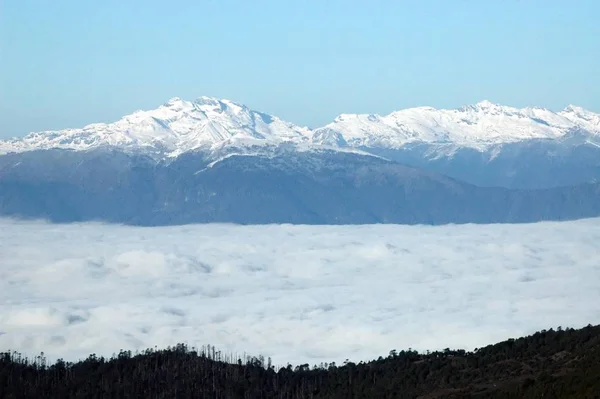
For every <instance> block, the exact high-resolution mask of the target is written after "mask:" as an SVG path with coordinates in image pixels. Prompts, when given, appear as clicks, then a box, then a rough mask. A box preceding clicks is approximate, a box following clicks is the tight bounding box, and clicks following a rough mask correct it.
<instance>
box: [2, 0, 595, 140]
mask: <svg viewBox="0 0 600 399" xmlns="http://www.w3.org/2000/svg"><path fill="white" fill-rule="evenodd" d="M599 17H600V1H599V0H579V1H578V0H570V1H567V0H561V1H558V0H539V1H534V0H410V1H409V0H406V1H403V0H389V1H383V0H380V1H377V0H370V1H352V0H293V1H292V0H289V1H288V0H173V1H164V0H160V1H159V0H144V1H141V0H140V1H135V0H102V1H93V0H0V137H8V136H13V135H23V134H25V133H28V132H30V131H35V130H41V129H59V128H66V127H80V126H83V125H85V124H87V123H92V122H110V121H113V120H116V119H118V118H119V117H120V116H122V115H124V114H127V113H131V112H132V111H134V110H136V109H147V108H154V107H156V106H158V105H160V104H161V103H163V102H165V101H166V100H167V99H169V98H170V97H174V96H178V97H182V98H186V99H194V98H196V97H199V96H201V95H208V96H215V97H221V98H229V99H231V100H235V101H238V102H242V103H245V104H247V105H248V106H250V107H252V108H255V109H259V110H262V111H265V112H268V113H272V114H275V115H278V116H280V117H282V118H284V119H287V120H289V121H291V122H295V123H298V124H302V125H308V126H317V125H321V124H325V123H327V122H328V121H330V120H331V119H333V118H334V117H335V116H336V115H337V114H339V113H341V112H374V113H388V112H391V111H392V110H395V109H400V108H405V107H410V106H419V105H431V106H435V107H457V106H461V105H464V104H468V103H474V102H477V101H479V100H482V99H488V100H490V101H493V102H498V103H502V104H506V105H513V106H526V105H539V106H544V107H548V108H551V109H556V110H558V109H562V108H563V107H564V106H566V105H567V104H569V103H573V104H577V105H581V106H583V107H585V108H588V109H590V110H593V111H596V112H598V111H600V22H599Z"/></svg>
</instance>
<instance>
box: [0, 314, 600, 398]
mask: <svg viewBox="0 0 600 399" xmlns="http://www.w3.org/2000/svg"><path fill="white" fill-rule="evenodd" d="M599 393H600V326H595V327H592V326H588V327H585V328H583V329H579V330H574V329H565V330H562V329H561V328H558V329H556V330H553V329H551V330H548V331H541V332H538V333H536V334H534V335H532V336H529V337H524V338H519V339H510V340H507V341H504V342H500V343H498V344H495V345H490V346H487V347H485V348H480V349H477V350H475V351H473V352H465V351H463V350H450V349H446V350H444V351H441V352H433V353H418V352H416V351H413V350H402V351H396V350H392V351H390V353H389V355H388V356H386V357H385V358H384V357H380V358H379V359H377V360H373V361H370V362H360V363H353V362H344V364H343V365H336V364H334V363H332V364H320V365H312V366H311V365H308V364H304V365H298V366H295V367H293V366H291V365H288V366H286V367H277V366H274V365H272V364H271V362H270V359H266V360H265V359H264V358H262V357H261V356H259V357H247V358H246V359H243V360H242V359H237V360H236V359H235V358H234V357H231V356H224V355H222V354H221V353H220V352H218V351H216V349H215V348H214V347H207V348H201V349H193V348H188V347H186V346H185V345H182V344H180V345H177V346H175V347H172V348H167V349H164V350H156V349H154V350H147V351H145V352H143V353H138V354H132V353H130V352H127V351H121V352H120V353H119V354H117V355H115V356H113V357H112V358H110V359H105V358H101V357H97V356H95V355H91V356H89V357H88V358H87V359H86V360H83V361H79V362H77V363H65V362H64V361H62V360H59V361H58V362H56V363H55V364H52V365H48V364H46V360H45V359H44V357H43V354H41V355H40V356H38V357H36V358H35V359H27V358H24V357H22V356H21V355H20V354H18V353H16V352H6V353H3V354H1V355H0V397H2V398H459V397H482V398H483V397H498V398H539V397H544V398H594V397H598V394H599Z"/></svg>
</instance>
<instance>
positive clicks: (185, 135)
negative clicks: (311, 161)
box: [0, 97, 600, 157]
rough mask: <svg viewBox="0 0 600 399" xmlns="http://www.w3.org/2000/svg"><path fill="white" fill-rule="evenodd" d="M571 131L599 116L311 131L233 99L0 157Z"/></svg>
mask: <svg viewBox="0 0 600 399" xmlns="http://www.w3.org/2000/svg"><path fill="white" fill-rule="evenodd" d="M573 130H580V131H583V132H584V133H587V134H588V135H589V136H590V137H600V115H599V114H595V113H593V112H591V111H587V110H585V109H583V108H581V107H577V106H573V105H570V106H568V107H566V108H565V109H564V110H562V111H560V112H553V111H550V110H548V109H545V108H539V107H530V108H522V109H518V108H513V107H508V106H502V105H498V104H494V103H491V102H490V101H481V102H479V103H477V104H474V105H468V106H464V107H461V108H458V109H435V108H432V107H418V108H409V109H404V110H399V111H395V112H392V113H391V114H389V115H385V116H381V115H376V114H342V115H340V116H338V117H337V118H335V120H334V121H333V122H332V123H330V124H328V125H326V126H323V127H321V128H317V129H315V130H312V131H311V130H310V129H308V128H306V127H300V126H296V125H294V124H291V123H288V122H285V121H283V120H281V119H279V118H277V117H275V116H271V115H267V114H264V113H261V112H258V111H253V110H250V109H249V108H247V107H246V106H244V105H241V104H238V103H235V102H232V101H230V100H224V99H216V98H212V97H200V98H198V99H196V100H195V101H185V100H182V99H180V98H177V97H175V98H172V99H170V100H169V101H168V102H166V103H165V104H163V105H162V106H160V107H158V108H157V109H154V110H149V111H136V112H134V113H133V114H131V115H127V116H124V117H123V118H121V119H120V120H119V121H117V122H114V123H108V124H106V123H95V124H91V125H88V126H85V127H84V128H81V129H66V130H60V131H44V132H38V133H31V134H29V135H27V136H25V137H24V138H22V139H12V140H9V141H0V154H1V153H6V152H10V151H15V152H20V151H27V150H32V149H48V148H69V149H75V150H86V149H90V148H96V147H100V146H118V147H121V148H123V149H127V150H136V151H147V152H150V153H154V154H160V156H165V157H175V156H178V155H180V154H182V153H185V152H188V151H192V150H198V149H203V150H206V151H209V152H214V153H217V154H216V157H218V156H222V153H223V152H227V151H228V149H229V148H232V147H235V148H239V147H247V146H259V147H260V146H273V145H278V144H282V143H291V144H293V145H302V146H303V147H304V148H306V146H307V145H308V146H310V147H311V148H321V147H322V146H327V147H328V148H337V149H339V148H342V147H354V148H356V147H379V148H392V149H396V148H401V147H403V146H405V145H407V144H410V143H427V144H434V145H435V146H436V151H442V152H444V151H445V152H452V151H454V150H455V149H456V148H461V147H468V148H474V149H478V150H484V149H486V148H489V147H490V146H494V145H497V144H504V143H512V142H519V141H524V140H530V139H560V138H562V137H563V136H565V135H566V134H567V133H569V132H571V131H573Z"/></svg>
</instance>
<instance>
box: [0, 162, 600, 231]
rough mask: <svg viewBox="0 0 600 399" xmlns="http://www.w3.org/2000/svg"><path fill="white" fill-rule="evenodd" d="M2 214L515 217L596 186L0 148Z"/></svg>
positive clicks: (375, 168) (577, 212)
mask: <svg viewBox="0 0 600 399" xmlns="http://www.w3.org/2000/svg"><path fill="white" fill-rule="evenodd" d="M0 215H4V216H16V217H26V218H47V219H49V220H51V221H55V222H71V221H84V220H103V221H107V222H115V223H126V224H136V225H169V224H186V223H208V222H232V223H242V224H262V223H301V224H362V223H404V224H433V225H437V224H445V223H520V222H535V221H540V220H570V219H577V218H585V217H594V216H599V215H600V185H599V184H584V185H578V186H573V187H559V188H552V189H544V190H509V189H504V188H480V187H475V186H472V185H469V184H466V183H463V182H460V181H456V180H453V179H450V178H447V177H444V176H442V175H439V174H435V173H433V172H426V171H423V170H420V169H415V168H411V167H407V166H403V165H401V164H398V163H395V162H389V161H386V160H383V159H380V158H375V157H371V156H363V155H358V154H352V153H339V152H306V153H303V152H287V153H279V154H275V155H273V156H269V157H267V156H260V157H258V156H231V157H229V158H225V159H223V160H222V161H220V162H217V163H215V164H214V165H212V166H211V165H208V164H207V161H206V160H205V158H204V156H203V154H201V153H196V154H186V155H185V156H182V157H179V158H176V159H174V160H172V161H170V162H156V161H153V160H152V159H150V158H147V157H142V156H135V155H128V154H125V153H122V152H118V151H106V150H97V151H91V152H72V151H64V150H50V151H39V152H27V153H21V154H9V155H5V156H2V157H0Z"/></svg>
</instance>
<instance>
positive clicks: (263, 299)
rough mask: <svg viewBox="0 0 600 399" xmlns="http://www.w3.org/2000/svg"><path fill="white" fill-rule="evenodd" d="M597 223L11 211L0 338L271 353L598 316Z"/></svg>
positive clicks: (3, 239)
mask: <svg viewBox="0 0 600 399" xmlns="http://www.w3.org/2000/svg"><path fill="white" fill-rule="evenodd" d="M599 242H600V219H588V220H582V221H576V222H563V223H536V224H529V225H461V226H441V227H440V226H438V227H429V226H396V225H370V226H291V225H279V226H275V225H271V226H230V225H197V226H182V227H159V228H156V227H154V228H137V227H123V226H109V225H102V224H95V223H86V224H71V225H55V224H47V223H42V222H18V221H13V220H7V219H0V350H6V349H13V350H19V351H21V352H23V353H26V354H28V355H36V354H38V353H39V352H41V351H44V352H45V354H46V355H47V356H48V357H49V358H50V359H56V358H57V357H63V358H65V359H67V360H76V359H78V358H81V357H85V356H87V355H88V354H89V353H92V352H95V353H97V354H102V355H111V354H112V353H115V352H118V351H119V349H131V350H135V349H145V348H147V347H154V346H158V347H165V346H167V345H173V344H176V343H178V342H185V343H187V344H188V345H190V346H201V345H204V344H211V345H216V346H217V348H219V349H221V350H223V351H226V352H232V353H238V354H242V353H244V352H246V353H249V354H253V355H258V354H262V355H264V356H265V357H267V356H271V357H272V358H273V361H274V363H277V364H285V363H287V362H288V361H289V362H292V363H294V364H298V363H304V362H307V363H310V364H315V363H319V362H322V361H327V362H330V361H337V362H340V361H343V360H344V359H346V358H348V359H351V360H354V361H359V360H367V359H371V358H374V357H377V356H379V355H385V354H387V353H388V352H389V350H391V349H394V348H395V349H398V350H400V349H406V348H409V347H411V348H414V349H418V350H427V349H430V350H435V349H443V348H445V347H452V348H466V349H473V348H475V347H479V346H483V345H486V344H488V343H493V342H495V341H499V340H503V339H506V338H509V337H515V336H520V335H523V334H528V333H531V332H534V331H536V330H539V329H543V328H549V327H557V326H559V325H562V326H572V327H579V326H583V325H586V324H588V323H592V324H595V323H599V322H600V305H598V304H600V251H599V244H598V243H599Z"/></svg>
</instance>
